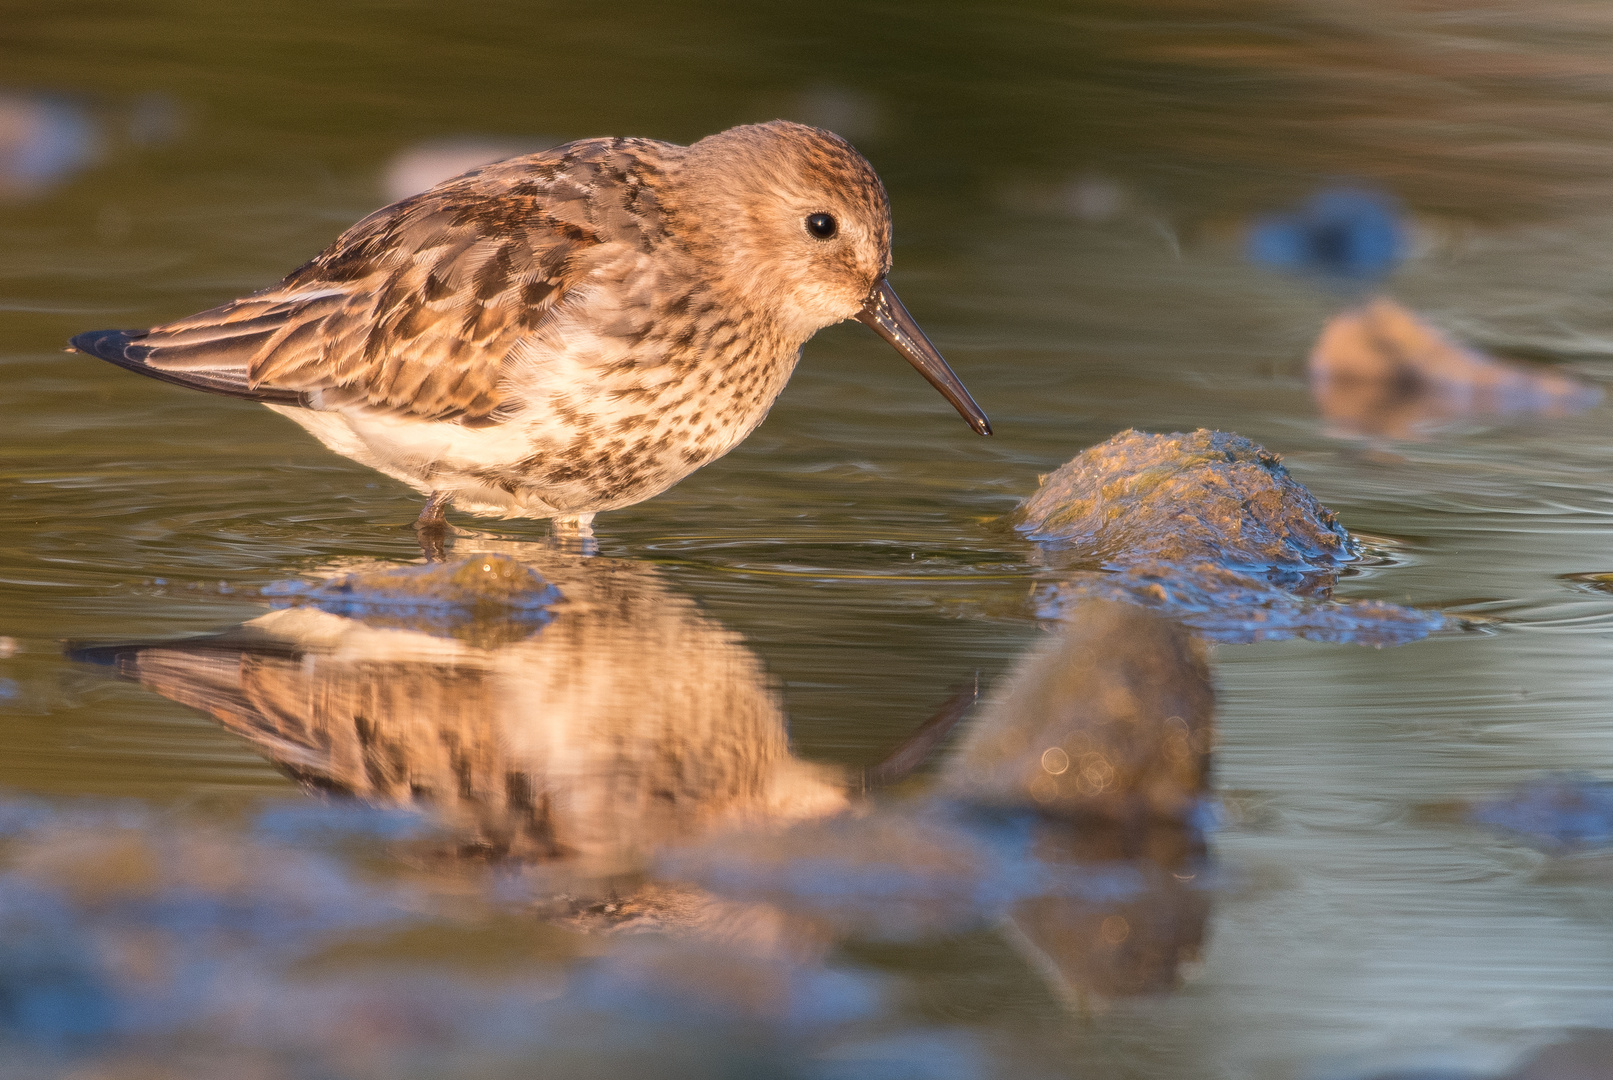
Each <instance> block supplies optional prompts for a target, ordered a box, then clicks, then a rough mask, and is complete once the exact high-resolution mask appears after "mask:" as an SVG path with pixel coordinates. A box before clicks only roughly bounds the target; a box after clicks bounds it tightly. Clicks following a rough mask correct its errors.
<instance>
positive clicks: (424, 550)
mask: <svg viewBox="0 0 1613 1080" xmlns="http://www.w3.org/2000/svg"><path fill="white" fill-rule="evenodd" d="M448 501H449V496H448V494H447V493H446V492H442V491H435V492H432V495H431V498H429V499H427V500H426V505H425V506H424V507H422V508H421V510H420V516H419V517H417V518H415V519H414V535H415V538H416V539H417V540H419V541H420V552H421V554H423V555H424V556H425V557H426V561H427V562H444V561H446V560H447V558H448V518H447V516H446V514H447V510H448Z"/></svg>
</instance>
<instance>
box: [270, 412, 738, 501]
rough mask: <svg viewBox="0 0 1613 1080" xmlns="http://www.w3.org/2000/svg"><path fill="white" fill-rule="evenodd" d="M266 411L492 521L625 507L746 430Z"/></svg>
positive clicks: (349, 455)
mask: <svg viewBox="0 0 1613 1080" xmlns="http://www.w3.org/2000/svg"><path fill="white" fill-rule="evenodd" d="M268 407H269V408H271V409H273V410H274V411H275V412H278V413H281V414H282V415H284V416H287V417H289V418H291V419H292V420H295V421H296V422H297V423H298V424H299V425H300V426H301V427H303V428H304V429H305V430H306V431H308V432H309V433H310V434H311V435H313V436H314V437H315V438H316V439H318V440H319V441H320V442H321V443H323V444H324V445H325V447H326V448H327V449H330V450H332V451H334V452H336V453H338V454H341V455H342V456H344V457H347V458H351V459H352V460H354V461H357V462H359V463H360V464H362V465H367V466H369V467H370V468H372V469H375V470H377V471H378V472H381V473H384V474H385V475H387V476H390V477H392V478H393V479H395V480H399V481H402V482H403V483H405V484H408V485H409V486H410V487H412V488H414V489H416V490H417V491H420V492H422V493H427V494H429V493H432V492H442V491H446V492H452V493H453V496H454V504H455V505H456V506H457V507H459V508H460V509H462V510H466V511H469V512H471V513H475V514H484V515H492V516H498V517H550V516H553V515H556V514H578V513H593V512H597V511H600V510H614V509H619V508H621V507H624V506H631V505H633V504H634V503H637V502H642V501H644V500H645V499H648V498H650V497H652V496H654V495H658V494H660V493H661V492H662V491H665V490H666V489H667V488H669V487H671V486H672V485H673V484H676V483H677V482H678V481H679V480H681V479H683V478H684V477H685V476H688V475H689V474H690V473H692V472H694V471H695V470H696V469H698V468H700V467H701V466H702V465H705V464H706V463H707V462H710V461H712V460H715V459H716V458H718V457H720V456H722V455H723V454H724V453H727V451H728V450H729V449H731V448H732V447H733V445H734V444H735V443H737V442H738V441H739V440H740V439H742V438H743V437H744V436H745V435H746V434H749V431H750V428H751V427H753V426H754V424H746V425H744V426H743V427H742V428H735V427H733V426H732V425H718V426H715V427H713V428H711V429H710V430H691V429H689V428H684V427H680V426H678V425H676V424H663V423H657V422H655V421H654V420H651V421H650V422H648V423H644V424H641V425H637V426H635V427H633V428H632V429H629V430H620V431H618V430H616V426H615V425H614V424H612V423H609V422H595V423H593V424H583V425H578V424H570V425H566V424H558V423H554V422H550V423H539V422H527V423H521V422H518V421H510V422H506V423H503V424H498V425H493V426H489V427H483V428H470V427H465V426H464V425H462V424H455V423H450V422H444V421H428V420H414V421H409V420H400V419H396V418H392V417H383V416H374V415H365V414H349V413H341V412H319V411H316V410H312V409H300V408H293V407H286V406H275V405H270V406H268Z"/></svg>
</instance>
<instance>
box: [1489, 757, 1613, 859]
mask: <svg viewBox="0 0 1613 1080" xmlns="http://www.w3.org/2000/svg"><path fill="white" fill-rule="evenodd" d="M1469 813H1470V815H1471V817H1472V819H1473V820H1474V821H1476V822H1477V823H1479V824H1480V825H1488V826H1490V827H1491V828H1495V829H1501V830H1503V831H1505V832H1509V833H1512V834H1514V835H1515V836H1518V837H1519V838H1521V839H1523V840H1524V841H1526V842H1527V843H1530V844H1532V845H1534V846H1535V847H1539V848H1543V849H1545V850H1547V851H1571V850H1575V849H1581V848H1590V847H1603V846H1606V845H1608V844H1610V843H1613V783H1610V782H1608V781H1606V780H1598V779H1596V778H1595V777H1593V776H1586V775H1584V774H1581V773H1552V774H1550V775H1547V776H1543V777H1539V778H1537V779H1534V780H1530V781H1528V782H1526V783H1523V784H1520V785H1518V786H1517V787H1515V788H1513V789H1512V790H1511V791H1509V792H1507V793H1506V794H1505V795H1499V796H1496V797H1495V798H1493V799H1485V800H1482V801H1480V802H1477V803H1474V805H1473V807H1472V809H1471V810H1470V811H1469Z"/></svg>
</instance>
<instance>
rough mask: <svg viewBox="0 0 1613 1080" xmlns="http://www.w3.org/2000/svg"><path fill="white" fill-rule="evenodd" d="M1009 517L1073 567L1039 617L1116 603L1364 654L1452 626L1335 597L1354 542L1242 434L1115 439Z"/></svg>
mask: <svg viewBox="0 0 1613 1080" xmlns="http://www.w3.org/2000/svg"><path fill="white" fill-rule="evenodd" d="M1009 520H1010V521H1011V522H1012V523H1013V525H1014V527H1015V528H1016V529H1018V530H1019V531H1020V532H1021V533H1023V534H1024V535H1026V536H1027V537H1028V538H1029V539H1031V540H1034V541H1036V542H1037V543H1038V544H1040V545H1041V546H1042V548H1043V550H1044V551H1045V552H1046V553H1047V558H1048V560H1049V561H1050V562H1052V563H1053V564H1054V565H1057V566H1061V567H1065V568H1066V569H1067V571H1068V573H1067V575H1066V576H1065V577H1064V578H1063V579H1062V580H1060V581H1058V582H1056V583H1052V584H1047V585H1043V586H1040V587H1039V588H1038V591H1037V609H1038V612H1039V614H1041V615H1042V616H1044V617H1050V618H1060V617H1063V616H1064V615H1065V614H1066V613H1067V612H1069V611H1070V610H1071V609H1072V608H1074V607H1076V606H1077V605H1080V604H1082V603H1084V602H1086V601H1088V600H1094V599H1102V600H1116V601H1122V602H1125V603H1130V604H1136V605H1140V606H1143V607H1149V608H1154V609H1156V610H1159V611H1162V612H1164V613H1167V614H1170V615H1172V616H1175V617H1178V618H1180V619H1182V621H1184V622H1185V623H1187V624H1188V625H1189V626H1191V627H1192V628H1193V629H1194V630H1195V631H1197V632H1198V633H1199V634H1200V635H1202V636H1204V637H1206V638H1210V639H1213V640H1217V641H1228V642H1242V641H1259V640H1272V639H1278V638H1288V637H1306V638H1313V639H1316V640H1322V641H1352V642H1358V643H1361V644H1369V645H1395V644H1401V643H1404V642H1407V641H1413V640H1416V639H1417V638H1421V637H1424V636H1426V635H1427V634H1429V633H1431V632H1432V631H1434V630H1438V629H1441V628H1442V627H1444V626H1446V625H1447V622H1448V620H1447V619H1446V618H1445V617H1444V616H1443V615H1440V614H1438V613H1436V612H1427V611H1417V610H1415V609H1410V608H1403V607H1399V606H1398V605H1394V604H1387V603H1383V602H1379V601H1355V602H1350V601H1337V600H1332V599H1330V592H1331V589H1332V586H1333V583H1334V582H1335V580H1336V578H1337V574H1338V570H1339V568H1340V567H1342V566H1345V565H1347V564H1349V563H1350V562H1352V561H1354V560H1356V559H1357V558H1359V553H1360V548H1359V545H1358V544H1357V543H1356V542H1355V540H1353V539H1352V538H1351V537H1350V534H1349V533H1348V532H1346V531H1345V529H1344V526H1343V525H1341V524H1339V522H1338V519H1337V518H1336V517H1335V516H1334V515H1333V512H1332V511H1330V510H1328V509H1327V508H1326V507H1324V506H1322V505H1321V504H1320V503H1318V502H1317V501H1316V499H1315V497H1314V496H1312V495H1311V493H1310V492H1309V491H1307V490H1306V489H1305V487H1304V485H1302V484H1300V483H1299V482H1298V481H1297V480H1295V479H1294V478H1293V477H1292V476H1290V475H1289V473H1288V470H1287V469H1285V468H1283V466H1282V462H1281V460H1280V459H1279V458H1278V457H1277V455H1275V454H1272V453H1270V452H1269V451H1267V450H1265V449H1263V448H1262V447H1260V446H1257V445H1256V444H1255V443H1253V442H1251V441H1250V440H1249V439H1246V438H1244V437H1243V436H1241V435H1234V434H1230V433H1227V432H1220V431H1205V430H1203V429H1200V430H1198V431H1195V432H1192V433H1190V434H1182V433H1180V432H1176V433H1172V434H1170V435H1151V434H1148V433H1145V432H1140V431H1123V432H1121V433H1120V434H1119V435H1116V436H1114V437H1113V438H1111V439H1109V440H1107V441H1106V442H1103V443H1100V444H1098V445H1097V446H1094V447H1091V448H1090V449H1087V450H1084V451H1082V452H1081V453H1080V454H1077V455H1076V456H1075V458H1074V459H1073V460H1071V461H1069V462H1068V463H1066V464H1065V465H1063V466H1061V467H1060V468H1059V469H1058V470H1057V471H1056V472H1054V473H1052V474H1051V475H1049V476H1048V477H1046V478H1045V479H1044V481H1043V483H1042V486H1041V489H1040V490H1039V491H1037V492H1036V493H1035V494H1034V495H1032V496H1031V497H1030V498H1028V499H1026V500H1025V502H1024V503H1023V504H1022V505H1021V506H1020V507H1019V508H1018V509H1017V510H1016V511H1015V512H1014V513H1013V514H1012V515H1010V518H1009Z"/></svg>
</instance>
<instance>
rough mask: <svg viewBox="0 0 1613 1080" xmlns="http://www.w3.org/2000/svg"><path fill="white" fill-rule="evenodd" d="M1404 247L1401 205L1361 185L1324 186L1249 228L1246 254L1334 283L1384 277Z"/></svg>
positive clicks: (1391, 197) (1401, 253) (1283, 268)
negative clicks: (1293, 206) (1297, 204)
mask: <svg viewBox="0 0 1613 1080" xmlns="http://www.w3.org/2000/svg"><path fill="white" fill-rule="evenodd" d="M1405 251H1406V231H1405V227H1404V226H1403V225H1402V224H1401V220H1400V204H1399V203H1398V201H1396V200H1395V199H1394V198H1393V196H1390V195H1387V194H1385V193H1383V192H1378V191H1372V190H1369V189H1366V188H1355V187H1334V188H1325V189H1323V190H1321V191H1319V192H1317V193H1316V194H1315V195H1312V196H1311V197H1310V198H1309V199H1307V200H1306V201H1305V203H1304V204H1303V205H1302V206H1300V207H1299V209H1297V210H1293V211H1290V212H1287V213H1281V214H1270V215H1267V216H1266V217H1262V218H1260V219H1258V220H1257V221H1256V222H1255V223H1254V224H1253V225H1252V226H1251V227H1250V229H1249V237H1248V253H1249V258H1250V259H1252V260H1253V261H1254V262H1256V263H1259V264H1261V265H1263V266H1268V267H1271V268H1272V269H1276V270H1285V271H1289V272H1291V273H1298V274H1307V275H1313V276H1317V277H1321V278H1324V279H1331V280H1334V281H1339V282H1360V283H1367V282H1375V281H1380V280H1382V279H1383V278H1385V277H1388V276H1389V274H1390V273H1392V272H1393V271H1394V269H1395V267H1396V265H1398V264H1399V262H1400V260H1401V258H1402V257H1403V256H1404V255H1405Z"/></svg>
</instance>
